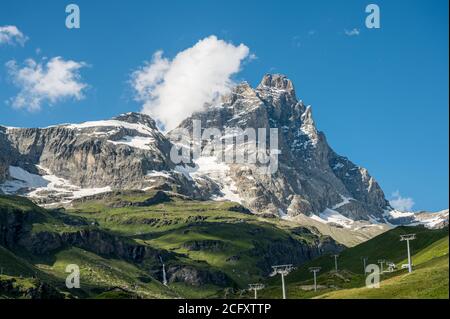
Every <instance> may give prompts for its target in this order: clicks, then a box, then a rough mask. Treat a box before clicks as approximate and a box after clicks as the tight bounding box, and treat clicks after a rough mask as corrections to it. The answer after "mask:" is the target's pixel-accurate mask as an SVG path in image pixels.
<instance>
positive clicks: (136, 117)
mask: <svg viewBox="0 0 450 319" xmlns="http://www.w3.org/2000/svg"><path fill="white" fill-rule="evenodd" d="M113 120H116V121H121V122H127V123H131V124H142V125H145V126H147V127H150V128H152V129H154V130H157V126H156V122H155V120H153V119H152V118H151V117H150V116H149V115H146V114H143V113H137V112H128V113H124V114H121V115H119V116H116V117H114V118H113Z"/></svg>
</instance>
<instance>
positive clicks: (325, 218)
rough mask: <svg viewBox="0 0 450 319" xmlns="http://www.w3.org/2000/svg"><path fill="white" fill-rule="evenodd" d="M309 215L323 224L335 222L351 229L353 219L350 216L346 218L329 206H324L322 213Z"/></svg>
mask: <svg viewBox="0 0 450 319" xmlns="http://www.w3.org/2000/svg"><path fill="white" fill-rule="evenodd" d="M310 217H311V218H312V219H314V220H316V221H319V222H322V223H325V224H337V225H340V226H342V227H344V228H348V229H351V228H352V225H353V223H354V221H353V220H351V219H350V218H347V217H345V216H344V215H342V214H340V213H339V212H338V211H335V210H333V209H330V208H326V209H325V210H324V211H323V212H322V213H320V214H319V216H317V215H312V216H310Z"/></svg>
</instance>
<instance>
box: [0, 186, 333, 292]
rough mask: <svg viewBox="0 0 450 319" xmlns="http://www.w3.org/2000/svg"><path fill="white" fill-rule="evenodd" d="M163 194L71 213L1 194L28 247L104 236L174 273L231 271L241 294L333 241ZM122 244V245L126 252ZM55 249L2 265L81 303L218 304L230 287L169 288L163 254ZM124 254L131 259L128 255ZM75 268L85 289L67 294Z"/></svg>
mask: <svg viewBox="0 0 450 319" xmlns="http://www.w3.org/2000/svg"><path fill="white" fill-rule="evenodd" d="M156 195H157V194H156V193H155V192H146V193H144V192H137V191H136V192H134V191H127V192H117V193H115V194H112V195H109V196H98V197H94V198H90V199H83V200H80V201H76V202H74V203H72V204H71V206H70V208H67V209H66V210H44V209H42V208H39V207H37V206H36V205H34V204H32V203H31V202H30V201H28V200H26V199H23V198H21V197H8V196H0V205H2V206H0V226H1V225H2V223H3V224H5V223H7V222H8V221H7V219H8V218H10V216H11V215H14V216H15V218H16V220H17V222H20V223H23V224H24V225H25V227H23V230H22V231H21V232H22V233H23V232H25V233H26V231H25V230H27V229H29V233H30V234H31V235H30V236H31V238H28V239H27V241H26V242H27V244H25V245H26V246H27V247H29V246H30V243H33V242H36V241H37V242H38V243H39V242H41V243H42V244H41V245H40V246H42V247H40V246H38V248H39V249H44V250H45V248H46V247H47V246H48V245H50V246H51V245H53V244H55V243H57V242H58V240H57V239H55V238H59V237H58V236H66V237H67V235H68V234H75V235H76V236H78V238H79V237H80V235H79V234H85V235H84V237H85V238H88V237H89V235H86V234H88V233H89V232H91V234H92V231H94V232H98V231H101V232H103V233H104V234H108V236H114V238H119V239H120V241H121V243H129V244H131V245H134V246H136V245H138V246H139V248H140V249H141V248H143V247H148V248H151V249H152V250H153V251H155V252H156V256H158V255H160V256H164V257H163V258H164V262H165V265H166V269H169V268H170V267H172V269H174V267H175V268H176V267H180V265H181V266H182V267H183V266H186V267H192V268H194V269H196V270H198V271H200V272H201V274H200V275H199V276H200V277H201V280H203V281H205V280H206V281H207V282H208V281H211V276H215V275H214V274H215V273H217V272H220V273H223V274H225V275H226V276H227V277H228V278H229V279H230V283H229V284H227V285H229V286H228V287H232V288H234V289H238V288H241V289H242V288H246V287H247V285H248V283H250V282H254V281H260V280H262V279H263V278H264V277H265V276H266V275H267V272H268V271H269V270H270V265H271V264H272V262H276V261H278V260H281V259H283V258H291V253H292V254H294V253H297V254H299V251H300V252H301V253H303V249H313V248H305V247H315V246H316V245H317V243H318V242H320V241H326V242H331V239H330V238H329V237H327V236H321V235H320V234H319V233H317V231H315V230H314V229H308V228H302V227H298V225H297V226H295V227H292V226H289V225H287V224H286V223H284V222H283V221H279V220H277V219H273V220H268V219H263V218H260V217H258V216H255V215H251V214H248V213H247V212H246V211H245V209H243V208H242V207H240V206H239V205H238V204H236V203H231V202H215V201H194V200H188V199H186V198H183V197H181V196H177V195H170V196H162V197H161V196H160V197H158V196H156ZM18 212H19V213H18ZM20 214H23V216H24V218H23V220H22V218H21V217H20V216H18V215H20ZM8 216H9V217H8ZM2 218H3V219H4V220H2ZM5 225H6V224H5ZM77 234H78V235H77ZM93 234H98V233H93ZM10 235H11V233H10ZM20 236H23V235H20ZM55 236H56V237H55ZM70 238H74V237H70ZM107 238H111V237H107ZM100 241H103V242H101V243H100V244H99V245H97V243H99V241H98V240H95V242H92V244H93V245H96V246H98V247H96V249H99V248H101V247H100V246H102V247H106V248H108V243H105V242H104V241H105V239H100ZM79 242H80V243H81V244H82V243H83V241H82V240H79ZM121 243H117V242H115V243H114V245H116V246H117V245H119V246H121V245H122V244H121ZM55 247H57V248H54V249H53V248H52V249H49V250H48V252H47V251H46V252H44V253H36V252H32V251H29V250H27V249H24V247H13V248H11V247H9V248H8V249H10V250H7V249H1V250H0V254H3V256H8V258H1V259H0V267H2V266H3V268H4V271H5V273H6V274H8V275H13V276H23V277H29V276H32V275H33V274H35V273H36V272H37V273H39V276H48V278H51V283H52V285H54V286H55V287H57V288H58V289H60V290H61V291H64V292H66V293H69V294H71V295H73V296H75V297H80V298H89V297H95V296H99V297H107V296H115V297H117V298H119V297H124V296H136V297H139V298H178V297H195V298H212V297H222V296H223V294H224V290H226V288H227V286H224V285H225V284H205V283H202V284H200V285H195V284H186V283H183V282H179V281H178V282H171V283H170V285H169V288H168V287H165V286H164V285H162V284H161V282H160V281H161V269H162V266H161V264H160V261H159V260H158V258H157V257H155V256H153V257H149V258H146V259H144V260H143V261H142V262H141V261H139V262H134V261H131V260H128V259H126V258H122V257H119V256H117V255H104V254H103V255H99V254H98V253H95V250H93V249H91V247H89V246H79V245H78V246H76V245H75V246H73V245H65V246H64V245H63V246H61V245H56V246H55ZM11 249H13V251H11ZM34 251H36V250H34ZM121 251H122V252H125V253H126V252H127V249H126V248H124V249H122V250H121ZM317 253H318V252H317V251H314V252H312V254H317ZM308 254H309V253H308ZM308 254H305V256H304V257H302V256H301V255H297V257H295V258H297V260H299V258H300V260H301V259H302V258H305V260H306V259H307V258H310V257H308ZM68 264H77V265H79V266H80V269H81V285H82V289H81V290H70V291H69V290H67V289H66V288H65V286H64V283H65V278H66V276H67V274H66V273H65V266H66V265H68ZM155 275H156V276H159V278H157V277H155ZM194 276H196V275H195V274H194ZM156 278H157V279H156Z"/></svg>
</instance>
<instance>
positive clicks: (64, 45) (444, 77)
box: [0, 0, 449, 210]
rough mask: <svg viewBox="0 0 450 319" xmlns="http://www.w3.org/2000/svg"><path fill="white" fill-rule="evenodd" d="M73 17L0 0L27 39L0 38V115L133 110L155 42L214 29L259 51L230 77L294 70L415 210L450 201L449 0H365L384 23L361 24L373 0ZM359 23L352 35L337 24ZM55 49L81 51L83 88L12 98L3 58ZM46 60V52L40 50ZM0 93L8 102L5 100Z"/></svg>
mask: <svg viewBox="0 0 450 319" xmlns="http://www.w3.org/2000/svg"><path fill="white" fill-rule="evenodd" d="M72 2H73V3H76V4H78V5H79V7H80V10H81V28H80V29H77V30H75V29H72V30H69V29H67V28H66V27H65V19H66V15H67V14H66V13H65V7H66V5H67V4H69V3H70V2H66V1H23V0H14V1H10V0H2V1H1V2H0V27H1V26H7V25H13V26H16V27H17V28H18V29H19V30H20V31H21V32H23V34H24V35H25V36H26V37H27V38H28V40H27V41H26V42H25V44H24V45H23V46H22V45H20V44H17V43H16V44H3V45H2V44H0V124H3V125H9V126H30V127H34V126H38V127H41V126H47V125H51V124H57V123H66V122H80V121H85V120H95V119H103V118H109V117H112V116H114V115H117V114H120V113H123V112H128V111H139V110H140V109H141V107H142V103H139V102H137V101H135V99H134V98H133V91H132V89H131V87H130V83H129V82H130V74H131V73H132V72H133V71H134V70H136V69H137V68H139V67H141V66H142V65H143V63H144V61H149V60H151V57H152V55H153V54H154V53H155V52H156V51H157V50H164V55H165V56H167V57H168V58H173V57H174V56H175V55H176V54H177V53H178V52H180V51H182V50H185V49H186V48H189V47H192V46H193V45H194V44H195V43H196V42H197V41H199V40H200V39H203V38H205V37H208V36H210V35H216V36H217V37H218V38H219V39H223V40H225V41H227V42H232V43H233V44H235V45H238V44H240V43H243V44H245V45H246V46H247V47H248V48H249V49H250V52H251V53H252V54H254V55H255V56H256V57H257V58H256V59H252V60H247V61H245V62H244V64H243V65H242V66H241V67H242V70H241V72H239V73H238V74H236V75H235V76H234V79H235V80H236V81H241V80H246V81H248V82H250V84H252V85H257V84H258V82H259V81H260V79H261V77H262V76H263V74H264V73H268V72H272V73H283V74H286V75H287V76H288V77H289V78H291V79H292V80H293V82H294V84H295V86H296V90H297V95H298V97H299V98H300V99H302V100H303V101H305V103H307V104H311V105H312V106H313V114H314V118H315V120H316V123H317V125H318V127H319V129H320V130H322V131H324V132H325V133H326V135H327V138H328V141H329V143H330V145H331V146H332V147H333V148H334V149H335V150H336V151H337V152H338V153H340V154H342V155H345V156H347V157H349V158H350V159H351V160H352V161H354V162H355V163H357V164H358V165H361V166H364V167H366V168H368V169H369V171H370V173H371V174H372V175H373V176H375V178H376V179H377V180H378V182H379V183H380V184H381V186H382V188H383V190H384V191H385V193H386V196H387V197H388V198H391V194H392V193H393V192H395V191H399V192H400V194H401V196H403V197H405V198H409V197H410V198H412V199H413V200H414V202H415V205H414V207H413V208H414V209H415V210H421V209H424V210H440V209H444V208H447V207H448V188H449V187H448V185H449V180H448V176H449V172H448V164H449V162H448V154H449V149H448V146H449V141H448V131H449V127H448V116H449V114H448V110H449V104H448V98H449V96H448V85H449V83H448V67H449V66H448V54H449V53H448V24H449V20H448V1H446V0H442V1H441V0H434V1H426V0H420V1H419V0H410V1H404V0H396V1H372V2H373V3H376V4H378V5H379V7H380V9H381V28H380V29H367V28H366V27H365V24H364V21H365V17H366V15H367V14H366V13H365V7H366V5H367V4H369V3H372V2H370V1H359V0H345V1H344V0H342V1H338V0H329V1H324V0H323V1H220V2H219V1H201V0H196V1H193V0H192V1H181V0H180V1H164V2H163V1H161V2H159V1H158V2H156V1H110V2H106V1H92V0H91V1H81V0H77V1H72ZM355 28H356V29H357V30H358V31H359V35H353V36H349V35H347V34H346V33H345V30H347V31H350V30H353V29H355ZM57 56H60V57H62V58H63V59H65V60H73V61H80V62H81V61H82V62H84V63H85V64H84V65H83V67H82V68H80V70H79V73H80V75H81V80H82V81H83V83H86V84H87V85H88V87H87V88H85V89H84V90H83V92H84V94H83V95H84V98H83V99H81V100H77V99H76V98H69V99H63V100H57V101H56V102H54V103H50V102H49V101H48V100H44V101H43V102H42V103H41V105H40V106H41V109H40V110H39V111H34V112H30V111H29V110H27V109H24V108H22V109H18V108H14V107H13V106H12V105H11V98H14V97H15V96H17V94H18V92H19V88H18V87H17V86H16V85H14V83H13V80H12V79H11V75H10V74H9V73H8V69H7V67H6V66H5V64H6V63H7V62H8V61H10V60H15V61H17V65H19V66H22V65H23V62H24V61H25V60H26V59H28V58H32V59H33V60H35V61H45V60H42V59H43V58H44V57H48V58H49V59H51V58H52V57H57ZM47 61H48V60H47ZM6 101H9V103H7V102H6Z"/></svg>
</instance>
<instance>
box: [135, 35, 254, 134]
mask: <svg viewBox="0 0 450 319" xmlns="http://www.w3.org/2000/svg"><path fill="white" fill-rule="evenodd" d="M246 58H250V59H252V56H249V48H248V47H247V46H245V45H244V44H240V45H238V46H234V45H233V44H231V43H227V42H225V41H223V40H219V39H217V37H216V36H209V37H207V38H205V39H202V40H200V41H198V42H197V43H196V44H195V45H194V46H192V47H190V48H188V49H186V50H184V51H181V52H179V53H178V54H177V55H176V56H175V58H173V60H169V59H167V58H164V57H163V52H162V51H158V52H156V53H155V54H154V55H153V58H152V61H151V62H149V63H146V65H144V66H143V67H142V68H140V69H139V70H137V71H135V72H134V73H133V74H132V79H131V83H132V86H133V88H134V90H135V91H136V99H137V100H138V101H141V102H143V103H144V104H143V107H142V112H143V113H146V114H149V115H150V116H153V117H154V118H155V119H157V120H159V121H160V122H161V123H162V124H163V125H164V129H165V130H167V131H168V130H171V129H173V128H175V127H176V126H177V125H178V124H179V123H180V122H181V121H182V120H184V119H185V118H187V117H188V116H190V115H191V114H192V113H193V112H196V111H200V110H202V109H203V107H204V106H205V104H206V103H212V102H214V101H215V100H216V99H217V98H218V97H219V96H220V95H222V94H225V93H227V92H228V91H229V90H230V88H231V87H232V85H233V81H232V80H231V76H232V75H233V74H236V73H237V72H239V71H240V68H241V63H242V62H243V60H244V59H246Z"/></svg>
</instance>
